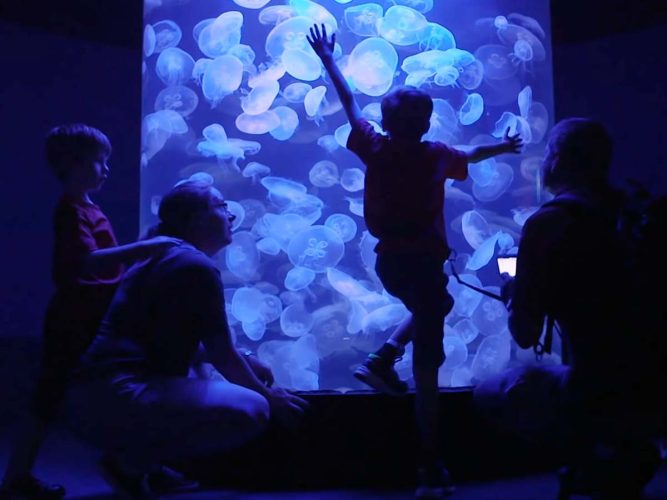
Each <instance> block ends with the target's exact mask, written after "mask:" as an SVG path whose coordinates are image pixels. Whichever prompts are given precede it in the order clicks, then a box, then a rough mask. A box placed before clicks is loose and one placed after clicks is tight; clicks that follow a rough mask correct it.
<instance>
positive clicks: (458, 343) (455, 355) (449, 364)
mask: <svg viewBox="0 0 667 500" xmlns="http://www.w3.org/2000/svg"><path fill="white" fill-rule="evenodd" d="M442 344H443V348H444V351H445V362H444V363H443V365H442V367H441V370H454V369H456V368H458V367H459V366H461V365H462V364H463V363H465V362H466V360H467V359H468V348H467V347H466V343H465V342H464V341H463V340H462V339H461V338H460V337H457V336H456V335H447V334H445V337H444V339H443V341H442Z"/></svg>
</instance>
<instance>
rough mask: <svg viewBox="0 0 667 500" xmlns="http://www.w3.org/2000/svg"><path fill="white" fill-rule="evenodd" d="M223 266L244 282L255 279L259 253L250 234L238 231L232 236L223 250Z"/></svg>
mask: <svg viewBox="0 0 667 500" xmlns="http://www.w3.org/2000/svg"><path fill="white" fill-rule="evenodd" d="M225 264H226V265H227V269H229V271H230V272H231V273H232V274H234V275H235V276H237V277H238V278H240V279H242V280H244V281H249V280H252V279H254V278H255V277H256V275H257V266H258V265H259V253H258V252H257V247H256V246H255V237H254V236H253V235H252V233H250V232H248V231H240V232H238V233H235V234H234V239H233V240H232V242H231V243H230V244H229V246H227V247H226V248H225ZM239 319H240V318H239Z"/></svg>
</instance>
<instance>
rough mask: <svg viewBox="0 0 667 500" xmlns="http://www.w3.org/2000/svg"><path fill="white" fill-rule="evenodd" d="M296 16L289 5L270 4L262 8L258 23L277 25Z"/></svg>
mask: <svg viewBox="0 0 667 500" xmlns="http://www.w3.org/2000/svg"><path fill="white" fill-rule="evenodd" d="M294 16H296V12H294V9H293V8H292V7H291V6H290V5H270V6H268V7H265V8H264V9H262V10H261V11H260V13H259V16H258V18H257V19H258V21H259V24H273V25H277V24H280V23H282V22H283V21H286V20H287V19H290V18H292V17H294Z"/></svg>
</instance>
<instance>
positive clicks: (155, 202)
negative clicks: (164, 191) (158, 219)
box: [151, 196, 162, 215]
mask: <svg viewBox="0 0 667 500" xmlns="http://www.w3.org/2000/svg"><path fill="white" fill-rule="evenodd" d="M161 201H162V196H151V213H152V214H153V215H157V214H158V212H159V211H160V202H161Z"/></svg>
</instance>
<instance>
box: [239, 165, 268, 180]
mask: <svg viewBox="0 0 667 500" xmlns="http://www.w3.org/2000/svg"><path fill="white" fill-rule="evenodd" d="M270 173H271V167H268V166H266V165H264V164H262V163H259V162H256V161H251V162H249V163H248V164H247V165H246V166H245V168H244V169H243V172H242V174H243V177H250V178H251V179H252V180H253V182H257V179H259V178H260V177H264V176H265V175H268V174H270Z"/></svg>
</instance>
